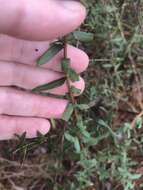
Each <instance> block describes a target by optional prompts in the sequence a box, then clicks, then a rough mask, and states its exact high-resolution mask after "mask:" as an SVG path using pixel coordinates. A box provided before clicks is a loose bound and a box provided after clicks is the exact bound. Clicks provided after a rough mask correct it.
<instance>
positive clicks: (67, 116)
mask: <svg viewBox="0 0 143 190" xmlns="http://www.w3.org/2000/svg"><path fill="white" fill-rule="evenodd" d="M73 110H74V108H73V105H72V104H69V105H68V107H67V109H66V110H65V112H64V114H63V120H64V121H69V119H70V117H71V115H72V113H73Z"/></svg>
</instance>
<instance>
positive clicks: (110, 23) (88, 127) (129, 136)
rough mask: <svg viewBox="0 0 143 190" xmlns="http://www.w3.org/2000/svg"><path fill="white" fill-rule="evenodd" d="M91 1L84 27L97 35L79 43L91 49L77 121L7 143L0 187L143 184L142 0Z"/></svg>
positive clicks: (107, 189) (97, 188)
mask: <svg viewBox="0 0 143 190" xmlns="http://www.w3.org/2000/svg"><path fill="white" fill-rule="evenodd" d="M86 6H87V9H88V17H87V19H86V22H85V23H84V24H83V26H82V27H81V28H80V30H81V31H85V32H90V33H92V34H93V35H94V40H92V41H88V42H86V43H85V42H81V41H78V42H75V41H74V42H73V43H76V45H78V46H79V47H80V48H81V49H83V50H85V51H86V52H87V53H88V54H89V56H90V66H89V68H88V71H87V72H85V73H84V74H83V77H84V78H85V80H86V90H85V92H84V94H83V95H82V96H81V97H80V98H79V99H78V103H79V104H80V105H81V106H80V109H79V113H80V117H79V118H78V122H77V126H76V127H73V126H72V121H71V120H70V121H69V122H68V123H65V122H63V121H53V120H52V123H53V128H52V131H51V132H50V133H49V134H48V135H47V136H46V137H43V136H41V135H40V134H39V137H38V138H36V139H34V140H25V138H24V135H23V137H20V143H17V142H15V141H10V142H4V143H1V144H0V146H1V157H0V185H1V189H4V190H7V189H8V190H13V189H16V190H23V189H29V190H36V189H38V190H40V189H41V190H68V189H70V190H140V189H142V188H143V176H142V173H143V159H142V156H143V128H142V116H143V77H142V74H143V69H142V68H143V28H142V24H143V23H142V22H143V20H142V19H143V15H142V10H143V1H142V0H90V1H87V3H86ZM87 108H88V109H87ZM81 117H82V118H81ZM14 150H15V151H14ZM21 161H22V163H21Z"/></svg>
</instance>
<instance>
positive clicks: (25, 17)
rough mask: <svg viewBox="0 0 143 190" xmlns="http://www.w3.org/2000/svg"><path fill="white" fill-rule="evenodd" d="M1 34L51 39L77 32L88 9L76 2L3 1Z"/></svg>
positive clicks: (0, 17)
mask: <svg viewBox="0 0 143 190" xmlns="http://www.w3.org/2000/svg"><path fill="white" fill-rule="evenodd" d="M0 5H2V6H0V33H3V34H8V35H11V36H15V37H17V38H23V39H27V40H50V39H54V38H57V37H61V36H63V35H65V34H67V33H69V32H71V31H73V30H75V29H76V28H77V27H78V26H79V25H80V24H81V23H82V22H83V20H84V18H85V15H86V11H85V8H84V7H83V6H82V5H81V4H80V3H78V2H76V1H74V0H40V1H39V0H28V1H27V0H0Z"/></svg>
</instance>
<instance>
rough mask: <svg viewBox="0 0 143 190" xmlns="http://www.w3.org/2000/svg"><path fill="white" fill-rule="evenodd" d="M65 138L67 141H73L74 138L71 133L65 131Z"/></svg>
mask: <svg viewBox="0 0 143 190" xmlns="http://www.w3.org/2000/svg"><path fill="white" fill-rule="evenodd" d="M65 138H66V140H68V141H69V142H71V143H74V140H75V138H74V137H73V136H72V135H70V134H69V133H68V132H66V133H65Z"/></svg>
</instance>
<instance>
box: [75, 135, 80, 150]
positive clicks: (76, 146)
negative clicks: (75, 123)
mask: <svg viewBox="0 0 143 190" xmlns="http://www.w3.org/2000/svg"><path fill="white" fill-rule="evenodd" d="M74 147H75V150H76V152H77V153H80V143H79V139H78V138H77V137H75V139H74Z"/></svg>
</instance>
